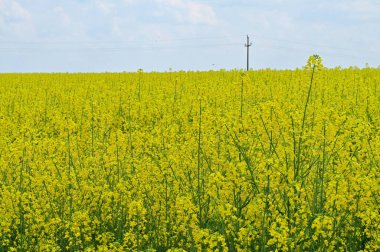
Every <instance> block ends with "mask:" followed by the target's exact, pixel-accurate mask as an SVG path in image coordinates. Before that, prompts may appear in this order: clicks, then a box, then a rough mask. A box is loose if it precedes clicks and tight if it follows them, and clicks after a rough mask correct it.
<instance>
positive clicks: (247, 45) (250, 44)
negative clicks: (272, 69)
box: [244, 35, 252, 71]
mask: <svg viewBox="0 0 380 252" xmlns="http://www.w3.org/2000/svg"><path fill="white" fill-rule="evenodd" d="M244 46H245V47H247V71H249V47H250V46H252V43H251V42H249V36H248V35H247V44H245V45H244Z"/></svg>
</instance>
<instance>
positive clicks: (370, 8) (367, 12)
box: [321, 0, 380, 20]
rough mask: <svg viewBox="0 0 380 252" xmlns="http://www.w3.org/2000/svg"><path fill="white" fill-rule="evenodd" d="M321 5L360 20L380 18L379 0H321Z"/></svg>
mask: <svg viewBox="0 0 380 252" xmlns="http://www.w3.org/2000/svg"><path fill="white" fill-rule="evenodd" d="M321 6H322V7H324V8H326V9H332V10H336V11H339V12H345V13H348V14H350V15H351V16H353V17H355V18H357V19H360V20H369V19H374V18H376V19H378V18H380V1H376V0H346V1H339V2H331V1H328V2H323V3H322V4H321Z"/></svg>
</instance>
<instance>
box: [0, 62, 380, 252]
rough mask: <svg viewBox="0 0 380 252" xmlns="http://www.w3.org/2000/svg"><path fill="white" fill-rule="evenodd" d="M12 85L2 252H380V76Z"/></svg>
mask: <svg viewBox="0 0 380 252" xmlns="http://www.w3.org/2000/svg"><path fill="white" fill-rule="evenodd" d="M319 65H320V63H319V62H318V61H317V62H315V61H310V62H309V67H306V68H305V69H302V70H282V71H274V70H260V71H250V72H241V71H210V72H167V73H154V72H153V73H144V72H142V71H139V72H136V73H104V74H79V73H78V74H1V75H0V199H1V201H0V251H276V250H277V251H379V250H380V203H379V201H380V195H379V192H380V167H379V165H380V70H379V69H370V68H365V69H354V68H351V69H340V68H336V69H323V68H320V67H319Z"/></svg>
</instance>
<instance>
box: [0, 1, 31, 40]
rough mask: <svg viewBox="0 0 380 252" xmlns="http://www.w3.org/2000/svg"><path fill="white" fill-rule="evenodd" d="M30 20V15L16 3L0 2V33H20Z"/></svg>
mask: <svg viewBox="0 0 380 252" xmlns="http://www.w3.org/2000/svg"><path fill="white" fill-rule="evenodd" d="M30 19H31V15H30V13H29V12H28V11H27V10H26V9H25V8H24V7H23V6H22V5H21V4H20V3H19V2H18V1H16V0H0V31H3V32H4V31H11V32H13V33H14V32H22V31H23V30H26V27H28V26H29V25H28V23H29V21H30Z"/></svg>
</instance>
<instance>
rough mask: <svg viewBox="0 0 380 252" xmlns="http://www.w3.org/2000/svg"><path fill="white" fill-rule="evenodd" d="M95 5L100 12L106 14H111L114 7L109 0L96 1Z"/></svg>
mask: <svg viewBox="0 0 380 252" xmlns="http://www.w3.org/2000/svg"><path fill="white" fill-rule="evenodd" d="M128 1H130V0H128ZM96 6H97V7H98V8H99V9H100V11H101V12H102V13H104V14H106V15H108V14H111V13H112V12H113V10H114V8H115V6H114V4H112V3H110V2H109V1H104V0H98V1H96Z"/></svg>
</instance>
